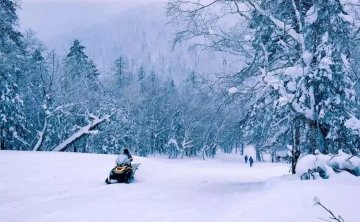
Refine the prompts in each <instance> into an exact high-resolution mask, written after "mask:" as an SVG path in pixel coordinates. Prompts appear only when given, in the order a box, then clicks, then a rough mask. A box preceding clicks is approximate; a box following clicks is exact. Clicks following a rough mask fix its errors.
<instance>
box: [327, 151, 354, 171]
mask: <svg viewBox="0 0 360 222" xmlns="http://www.w3.org/2000/svg"><path fill="white" fill-rule="evenodd" d="M328 165H329V166H331V167H332V168H333V169H334V170H335V171H336V172H340V171H343V170H345V171H348V172H349V173H351V174H353V175H355V176H360V158H359V157H357V156H352V155H349V154H347V153H344V152H343V151H342V150H339V154H338V155H335V156H333V157H332V158H331V159H330V160H329V161H328Z"/></svg>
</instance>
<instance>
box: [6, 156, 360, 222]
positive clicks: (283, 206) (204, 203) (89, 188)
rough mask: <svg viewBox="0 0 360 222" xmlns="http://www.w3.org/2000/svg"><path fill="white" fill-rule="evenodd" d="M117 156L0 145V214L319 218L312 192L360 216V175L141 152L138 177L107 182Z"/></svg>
mask: <svg viewBox="0 0 360 222" xmlns="http://www.w3.org/2000/svg"><path fill="white" fill-rule="evenodd" d="M114 160H115V156H111V155H94V154H74V153H44V152H13V151H1V152H0V221H1V222H30V221H31V222H42V221H51V222H58V221H59V222H65V221H66V222H72V221H73V222H83V221H84V222H85V221H86V222H93V221H94V222H95V221H96V222H97V221H106V222H113V221H114V222H115V221H116V222H119V221H134V222H137V221H139V222H140V221H144V222H145V221H146V222H152V221H154V222H155V221H156V222H160V221H161V222H162V221H164V222H165V221H169V222H172V221H174V222H177V221H179V222H184V221H187V222H191V221H197V222H200V221H207V222H210V221H219V222H227V221H244V222H252V221H257V222H272V221H274V222H275V221H276V222H295V221H299V222H300V221H301V222H304V221H307V222H308V221H320V220H319V217H323V218H327V214H326V213H325V212H324V211H323V210H322V209H321V208H319V207H314V206H313V198H314V196H317V197H319V199H320V200H321V201H322V203H323V204H325V205H326V206H328V207H329V208H330V209H332V210H333V211H334V212H335V213H338V214H341V216H342V217H343V218H344V219H345V221H346V222H351V221H353V222H357V221H360V215H359V212H358V210H359V201H360V179H359V178H357V177H354V176H350V175H349V174H341V175H337V176H336V177H333V178H331V179H329V180H315V181H300V180H299V179H298V178H297V177H295V176H291V175H289V174H288V170H289V166H288V165H283V164H269V163H268V164H267V163H261V164H260V163H255V164H254V167H253V168H249V167H248V166H246V165H245V164H244V163H243V160H242V158H240V156H233V155H225V154H222V155H219V156H218V157H217V159H215V160H207V161H201V160H168V159H165V158H140V157H135V158H134V162H141V163H142V165H141V166H140V169H139V171H138V172H137V175H136V181H135V183H133V184H113V185H106V184H105V183H104V179H105V178H106V176H107V173H108V172H109V170H110V169H111V168H112V166H113V164H114Z"/></svg>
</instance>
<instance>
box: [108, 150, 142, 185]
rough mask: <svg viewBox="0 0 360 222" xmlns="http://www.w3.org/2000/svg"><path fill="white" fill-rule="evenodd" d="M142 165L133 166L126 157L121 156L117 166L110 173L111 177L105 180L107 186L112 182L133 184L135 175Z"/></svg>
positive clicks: (135, 164)
mask: <svg viewBox="0 0 360 222" xmlns="http://www.w3.org/2000/svg"><path fill="white" fill-rule="evenodd" d="M139 166H140V163H134V164H131V163H130V160H129V159H128V157H127V156H126V155H120V156H119V157H118V158H117V159H116V166H115V167H114V168H113V169H112V170H111V171H110V174H109V176H108V177H107V178H106V179H105V183H106V184H111V183H112V181H116V182H118V183H131V182H133V181H134V175H135V172H136V171H137V169H138V168H139Z"/></svg>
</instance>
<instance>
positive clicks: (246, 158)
mask: <svg viewBox="0 0 360 222" xmlns="http://www.w3.org/2000/svg"><path fill="white" fill-rule="evenodd" d="M248 159H249V158H248V156H247V155H245V164H247V161H248Z"/></svg>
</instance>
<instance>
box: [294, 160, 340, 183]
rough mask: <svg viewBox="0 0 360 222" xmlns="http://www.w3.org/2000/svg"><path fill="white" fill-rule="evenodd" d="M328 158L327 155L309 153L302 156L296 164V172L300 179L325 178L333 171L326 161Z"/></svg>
mask: <svg viewBox="0 0 360 222" xmlns="http://www.w3.org/2000/svg"><path fill="white" fill-rule="evenodd" d="M328 159H330V157H328V156H327V155H313V154H309V155H306V156H304V157H302V158H301V159H300V160H299V162H298V163H297V165H296V173H297V174H298V175H300V178H301V179H302V180H309V179H317V178H319V177H321V178H323V179H327V178H329V177H330V175H331V174H332V173H333V169H332V168H331V167H329V166H328V165H327V164H326V162H327V160H328Z"/></svg>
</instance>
